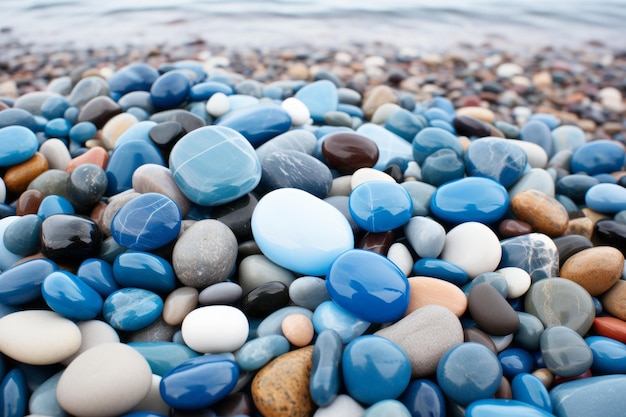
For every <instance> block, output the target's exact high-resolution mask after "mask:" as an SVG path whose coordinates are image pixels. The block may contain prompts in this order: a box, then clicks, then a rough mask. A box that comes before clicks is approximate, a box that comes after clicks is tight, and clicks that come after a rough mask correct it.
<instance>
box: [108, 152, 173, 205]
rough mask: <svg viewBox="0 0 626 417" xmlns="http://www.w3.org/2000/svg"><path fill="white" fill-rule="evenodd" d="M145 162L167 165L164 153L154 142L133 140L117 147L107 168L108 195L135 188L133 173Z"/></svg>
mask: <svg viewBox="0 0 626 417" xmlns="http://www.w3.org/2000/svg"><path fill="white" fill-rule="evenodd" d="M144 164H157V165H161V166H165V161H164V160H163V155H161V152H160V151H159V149H158V148H157V147H156V146H155V145H153V144H152V143H148V142H145V141H131V142H126V143H124V144H122V145H120V146H119V147H117V148H115V151H114V152H113V154H112V155H111V157H110V158H109V162H108V164H107V167H106V170H105V172H106V174H107V180H108V185H107V191H106V195H107V196H112V195H115V194H119V193H121V192H123V191H126V190H130V189H131V188H133V181H132V179H133V173H134V172H135V170H137V168H139V167H140V166H141V165H144Z"/></svg>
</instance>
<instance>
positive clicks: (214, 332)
mask: <svg viewBox="0 0 626 417" xmlns="http://www.w3.org/2000/svg"><path fill="white" fill-rule="evenodd" d="M181 330H182V336H183V340H184V341H185V344H186V345H187V346H189V347H190V348H191V349H193V350H195V351H197V352H202V353H224V352H233V351H235V350H237V349H238V348H240V347H241V346H242V345H243V344H244V343H245V341H246V339H247V338H248V334H249V331H250V329H249V324H248V319H247V318H246V316H245V315H244V314H243V313H242V312H241V310H239V309H238V308H235V307H231V306H206V307H199V308H197V309H195V310H193V311H192V312H191V313H189V314H188V315H187V316H186V317H185V319H184V320H183V323H182V328H181Z"/></svg>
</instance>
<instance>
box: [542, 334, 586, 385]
mask: <svg viewBox="0 0 626 417" xmlns="http://www.w3.org/2000/svg"><path fill="white" fill-rule="evenodd" d="M539 346H540V348H541V356H542V358H543V361H544V362H545V364H546V367H547V368H548V369H549V370H550V372H552V373H553V374H554V375H557V376H562V377H573V376H576V375H580V374H582V373H583V372H585V371H586V370H587V369H589V368H590V367H591V364H592V362H593V354H592V353H591V349H590V348H589V346H587V344H586V343H585V340H584V339H583V338H582V337H581V336H580V335H579V334H578V333H576V332H575V331H574V330H572V329H570V328H569V327H565V326H558V325H557V326H551V327H548V328H547V329H545V330H544V331H543V333H542V334H541V339H540V341H539Z"/></svg>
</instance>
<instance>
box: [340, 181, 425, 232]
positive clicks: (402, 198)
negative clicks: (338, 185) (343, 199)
mask: <svg viewBox="0 0 626 417" xmlns="http://www.w3.org/2000/svg"><path fill="white" fill-rule="evenodd" d="M348 207H349V209H350V215H351V216H352V219H353V220H354V221H355V222H356V224H357V225H358V226H359V227H361V228H362V229H363V230H367V231H368V232H387V231H390V230H393V229H396V228H398V227H402V226H404V225H405V224H406V223H407V222H408V221H409V219H410V218H411V215H412V213H413V200H412V199H411V196H410V195H409V193H408V191H406V189H405V188H403V187H402V186H400V184H396V183H391V182H387V181H367V182H365V183H362V184H359V185H358V186H356V187H354V188H353V189H352V192H351V193H350V197H349V199H348Z"/></svg>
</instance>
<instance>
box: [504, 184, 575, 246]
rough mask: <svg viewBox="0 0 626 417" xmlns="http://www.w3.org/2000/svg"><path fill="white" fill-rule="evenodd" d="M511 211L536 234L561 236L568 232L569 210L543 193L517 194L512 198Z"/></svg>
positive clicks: (528, 192) (530, 191) (534, 191)
mask: <svg viewBox="0 0 626 417" xmlns="http://www.w3.org/2000/svg"><path fill="white" fill-rule="evenodd" d="M511 210H512V211H513V213H514V214H515V216H516V217H517V218H518V219H519V220H522V221H525V222H526V223H528V224H530V225H531V227H532V228H533V230H534V231H536V232H539V233H545V234H547V235H549V236H561V235H563V234H564V233H565V231H566V230H567V226H568V222H569V215H568V213H567V210H566V209H565V207H563V205H562V204H561V203H559V201H558V200H556V199H555V198H554V197H551V196H549V195H548V194H545V193H543V192H541V191H536V190H527V191H522V192H520V193H518V194H516V195H515V196H514V197H513V198H511Z"/></svg>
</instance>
